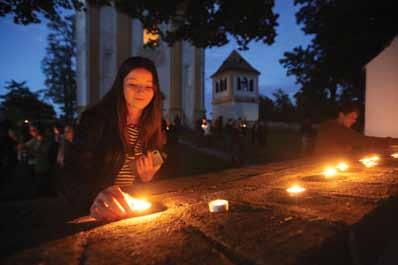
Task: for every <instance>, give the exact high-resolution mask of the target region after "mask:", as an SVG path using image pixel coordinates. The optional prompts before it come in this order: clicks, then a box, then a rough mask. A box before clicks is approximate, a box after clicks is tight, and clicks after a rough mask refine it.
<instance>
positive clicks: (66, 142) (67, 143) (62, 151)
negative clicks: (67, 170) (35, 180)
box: [57, 124, 75, 168]
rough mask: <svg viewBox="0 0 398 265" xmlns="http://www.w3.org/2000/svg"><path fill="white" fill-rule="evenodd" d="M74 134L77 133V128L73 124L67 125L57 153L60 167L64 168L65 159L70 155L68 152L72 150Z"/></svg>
mask: <svg viewBox="0 0 398 265" xmlns="http://www.w3.org/2000/svg"><path fill="white" fill-rule="evenodd" d="M74 135H75V129H74V128H73V126H72V125H70V124H67V125H65V127H64V134H63V137H61V138H60V145H59V148H58V153H57V166H58V167H61V168H62V167H63V166H64V159H65V156H68V153H69V152H70V148H71V144H72V142H73V138H74Z"/></svg>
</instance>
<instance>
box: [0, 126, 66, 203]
mask: <svg viewBox="0 0 398 265" xmlns="http://www.w3.org/2000/svg"><path fill="white" fill-rule="evenodd" d="M73 137H74V126H73V125H72V124H64V125H61V124H44V123H38V122H36V123H35V122H29V121H27V120H26V121H25V122H24V123H22V124H20V125H13V124H12V123H11V122H10V121H8V120H4V121H2V123H1V143H2V144H1V151H0V154H1V160H0V162H1V169H0V170H1V172H2V173H1V182H0V183H1V186H0V194H1V196H4V197H5V198H3V199H19V198H25V197H26V198H30V197H36V196H50V195H54V194H55V192H56V191H55V190H56V188H55V185H56V171H57V169H59V168H62V167H63V166H64V157H65V155H66V153H67V152H68V150H69V149H70V145H71V143H72V141H73ZM15 196H18V197H19V198H15Z"/></svg>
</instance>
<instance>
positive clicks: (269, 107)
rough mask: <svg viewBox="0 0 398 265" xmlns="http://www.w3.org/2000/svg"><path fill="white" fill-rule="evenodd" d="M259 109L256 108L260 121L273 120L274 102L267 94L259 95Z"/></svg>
mask: <svg viewBox="0 0 398 265" xmlns="http://www.w3.org/2000/svg"><path fill="white" fill-rule="evenodd" d="M258 107H259V110H258V118H259V120H262V121H270V120H273V115H274V112H275V110H274V102H273V101H272V99H270V98H269V97H267V96H260V102H259V105H258Z"/></svg>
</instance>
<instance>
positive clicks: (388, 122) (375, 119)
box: [365, 37, 398, 138]
mask: <svg viewBox="0 0 398 265" xmlns="http://www.w3.org/2000/svg"><path fill="white" fill-rule="evenodd" d="M365 134H366V135H369V136H378V137H395V138H397V137H398V37H396V38H395V39H394V40H393V42H392V43H391V44H390V46H388V47H387V48H386V49H385V50H383V51H382V52H381V53H380V54H379V55H378V56H377V57H375V58H374V59H373V60H372V61H370V62H369V63H368V64H367V65H366V103H365Z"/></svg>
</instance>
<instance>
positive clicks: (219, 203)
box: [209, 199, 228, 206]
mask: <svg viewBox="0 0 398 265" xmlns="http://www.w3.org/2000/svg"><path fill="white" fill-rule="evenodd" d="M209 204H210V205H211V206H221V205H226V204H228V201H227V200H220V199H217V200H214V201H211V202H210V203H209Z"/></svg>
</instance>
